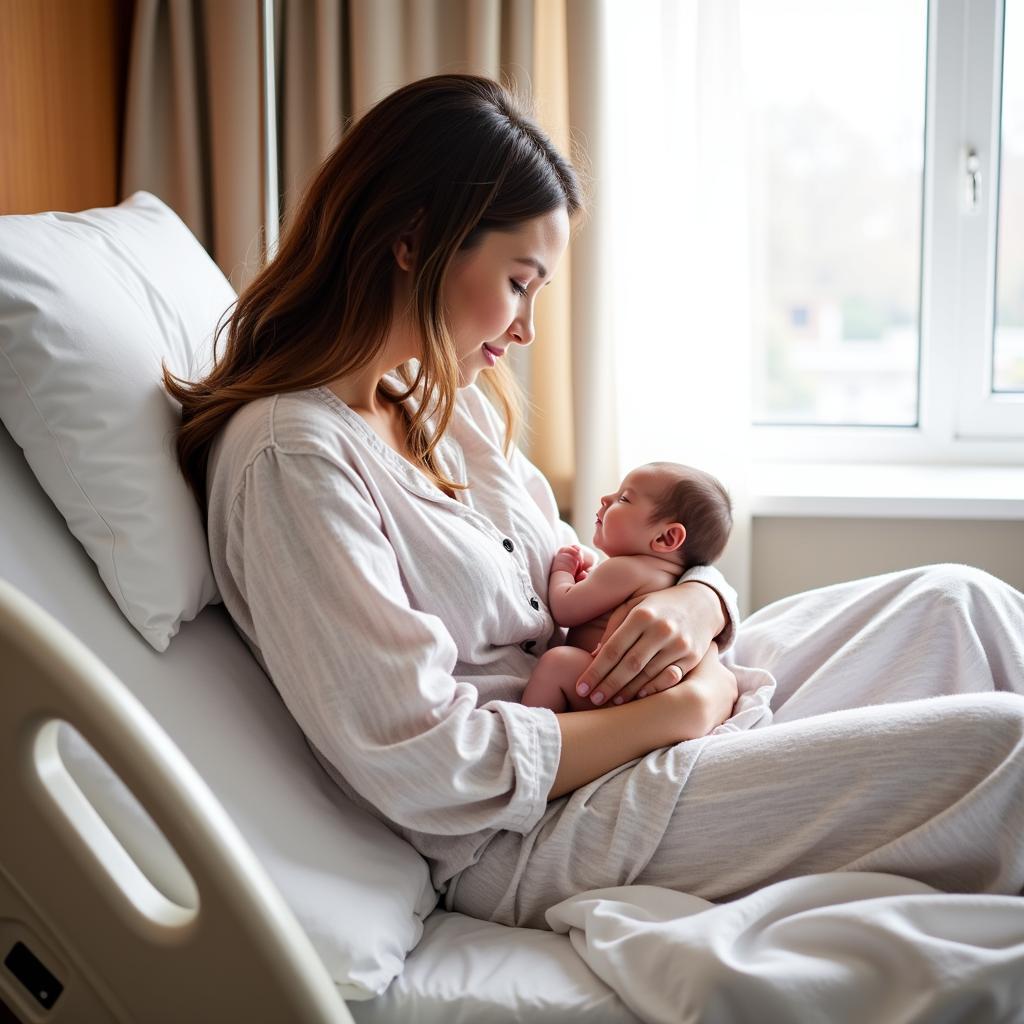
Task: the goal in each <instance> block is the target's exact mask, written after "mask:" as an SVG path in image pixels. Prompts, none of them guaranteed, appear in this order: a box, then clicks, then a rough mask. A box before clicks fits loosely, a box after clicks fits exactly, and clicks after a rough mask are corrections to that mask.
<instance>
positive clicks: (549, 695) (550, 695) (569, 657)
mask: <svg viewBox="0 0 1024 1024" xmlns="http://www.w3.org/2000/svg"><path fill="white" fill-rule="evenodd" d="M591 661H593V658H592V656H591V655H590V654H589V653H588V652H587V651H581V650H579V648H576V647H552V648H551V650H550V651H545V652H544V653H543V654H542V655H541V657H540V660H539V661H538V662H537V667H536V668H535V669H534V670H533V672H532V673H531V674H530V681H529V682H528V683H527V684H526V689H525V690H524V691H523V700H522V702H523V704H525V705H527V707H532V708H551V710H552V711H559V712H561V711H589V710H591V709H592V708H593V707H594V704H592V703H591V701H590V698H589V697H581V696H579V694H577V693H576V680H577V679H579V677H580V676H581V675H582V674H583V672H584V670H585V669H586V667H587V666H588V665H589V664H590V663H591Z"/></svg>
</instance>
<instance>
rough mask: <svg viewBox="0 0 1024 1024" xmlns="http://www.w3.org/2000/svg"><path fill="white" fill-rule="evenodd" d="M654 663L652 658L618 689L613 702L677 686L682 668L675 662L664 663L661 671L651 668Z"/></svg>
mask: <svg viewBox="0 0 1024 1024" xmlns="http://www.w3.org/2000/svg"><path fill="white" fill-rule="evenodd" d="M653 664H654V659H652V660H651V661H650V662H648V664H647V668H645V669H644V670H643V672H641V673H640V675H639V676H637V678H636V679H634V680H633V681H632V682H629V683H626V685H625V686H624V687H623V688H622V689H621V690H619V692H618V693H617V694H616V695H615V696H614V697H613V698H612V703H613V704H625V703H626V702H627V701H630V700H633V699H634V698H635V697H649V696H650V695H651V694H652V693H658V692H659V691H661V690H667V689H669V688H670V687H672V686H677V685H678V684H679V683H681V682H682V679H683V670H682V669H681V668H680V667H679V666H678V665H675V664H669V665H666V666H665V667H664V668H663V669H661V671H658V670H657V669H654V668H651V666H652V665H653Z"/></svg>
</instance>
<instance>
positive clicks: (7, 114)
mask: <svg viewBox="0 0 1024 1024" xmlns="http://www.w3.org/2000/svg"><path fill="white" fill-rule="evenodd" d="M125 13H126V8H125V5H124V4H123V2H121V0H0V214H5V213H37V212H39V211H41V210H82V209H86V208H88V207H91V206H108V205H111V204H113V203H115V202H116V201H117V187H118V161H119V149H120V145H119V142H120V140H119V135H120V120H121V117H120V111H121V106H122V89H123V78H124V76H123V60H124V39H125V36H126V27H125V25H124V21H123V19H124V17H125Z"/></svg>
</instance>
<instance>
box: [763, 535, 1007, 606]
mask: <svg viewBox="0 0 1024 1024" xmlns="http://www.w3.org/2000/svg"><path fill="white" fill-rule="evenodd" d="M752 562H753V564H752V584H751V601H750V609H751V611H755V610H756V609H758V608H760V607H762V606H764V605H766V604H768V603H770V602H771V601H774V600H776V599H778V598H780V597H785V596H786V595H788V594H795V593H799V592H800V591H802V590H809V589H811V588H812V587H821V586H826V585H827V584H830V583H838V582H841V581H843V580H850V579H856V578H857V577H859V576H871V575H874V574H876V573H883V572H892V571H893V570H894V569H905V568H910V567H912V566H916V565H927V564H930V563H933V562H963V563H965V564H967V565H975V566H977V567H978V568H981V569H985V570H987V571H988V572H990V573H992V574H993V575H994V576H999V577H1000V578H1001V579H1004V580H1006V582H1007V583H1009V584H1011V585H1012V586H1014V587H1016V588H1017V589H1018V590H1021V591H1024V522H1021V521H1019V520H1018V521H1013V522H1000V521H984V522H983V521H972V520H957V521H952V520H940V519H832V518H829V519H808V518H801V517H786V518H771V517H759V518H755V519H754V525H753V558H752Z"/></svg>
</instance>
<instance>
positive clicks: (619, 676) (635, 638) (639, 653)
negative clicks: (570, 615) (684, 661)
mask: <svg viewBox="0 0 1024 1024" xmlns="http://www.w3.org/2000/svg"><path fill="white" fill-rule="evenodd" d="M674 632H675V631H674V630H673V628H672V627H671V626H670V625H669V624H668V623H666V622H665V621H664V620H661V619H658V618H657V617H656V616H654V615H652V613H651V612H649V611H647V610H645V609H643V608H635V609H634V610H633V611H631V612H630V614H629V615H627V616H626V618H625V620H624V621H623V623H622V625H621V626H619V628H618V629H617V630H616V631H615V632H614V633H613V634H612V635H611V637H609V638H608V639H607V640H606V641H605V643H604V645H603V646H602V647H601V650H600V652H599V653H598V655H597V657H596V658H595V659H594V660H593V662H591V664H590V667H589V668H588V669H587V670H586V672H584V673H583V674H582V675H581V676H580V678H579V680H578V681H577V684H576V692H577V693H578V694H580V695H581V696H584V697H585V696H587V695H588V694H590V699H591V701H592V702H593V703H594V704H597V705H600V704H603V703H604V702H605V701H607V700H610V699H612V698H614V697H615V696H616V695H618V693H619V691H620V690H622V688H623V687H625V686H626V685H627V684H629V683H631V682H633V681H634V680H636V681H637V682H638V683H640V684H641V685H642V684H643V683H646V682H649V681H650V680H651V679H652V678H653V676H654V675H655V674H656V673H652V672H649V671H647V668H648V665H649V663H650V662H651V660H652V659H653V658H654V657H655V656H656V655H658V654H659V652H661V651H666V652H672V650H673V648H674V647H675V646H676V645H675V644H674V643H673V640H674ZM678 654H679V652H678V649H676V650H675V653H674V654H673V657H672V660H676V658H677V657H678ZM655 667H658V668H659V669H660V667H661V662H657V663H656V664H655ZM638 688H639V687H638Z"/></svg>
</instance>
